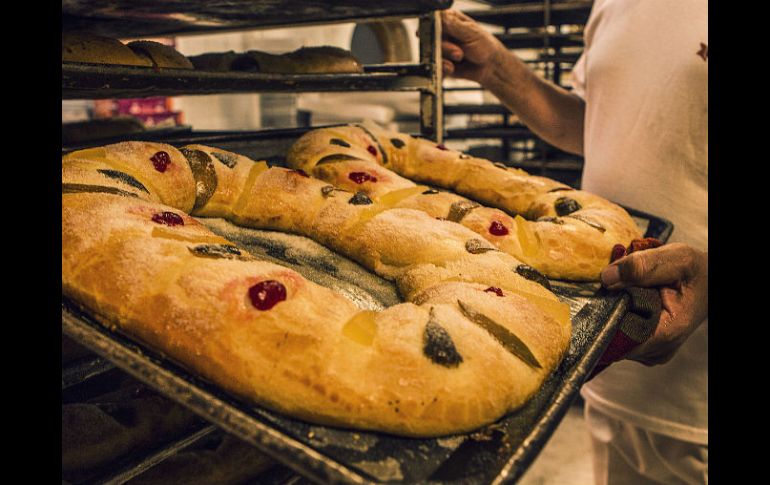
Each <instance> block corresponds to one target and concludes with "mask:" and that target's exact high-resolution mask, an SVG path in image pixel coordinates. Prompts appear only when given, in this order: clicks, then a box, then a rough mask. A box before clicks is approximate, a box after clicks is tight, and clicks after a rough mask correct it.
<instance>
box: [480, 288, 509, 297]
mask: <svg viewBox="0 0 770 485" xmlns="http://www.w3.org/2000/svg"><path fill="white" fill-rule="evenodd" d="M484 291H488V292H490V293H494V294H495V295H497V296H505V295H503V290H501V289H500V288H498V287H496V286H490V287H489V288H487V289H486V290H484Z"/></svg>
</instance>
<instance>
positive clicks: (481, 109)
mask: <svg viewBox="0 0 770 485" xmlns="http://www.w3.org/2000/svg"><path fill="white" fill-rule="evenodd" d="M444 114H445V115H510V114H512V113H511V112H510V111H509V110H508V108H506V107H505V106H503V105H501V104H454V105H444Z"/></svg>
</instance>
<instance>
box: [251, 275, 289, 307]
mask: <svg viewBox="0 0 770 485" xmlns="http://www.w3.org/2000/svg"><path fill="white" fill-rule="evenodd" d="M249 299H250V300H251V304H252V305H254V308H256V309H257V310H262V311H265V310H270V309H271V308H273V307H274V306H275V305H277V304H278V303H280V302H282V301H284V300H285V299H286V287H285V286H283V284H282V283H281V282H279V281H275V280H266V281H260V282H259V283H257V284H256V285H254V286H252V287H251V288H249Z"/></svg>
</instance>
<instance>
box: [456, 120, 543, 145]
mask: <svg viewBox="0 0 770 485" xmlns="http://www.w3.org/2000/svg"><path fill="white" fill-rule="evenodd" d="M468 138H501V139H505V140H514V141H516V140H531V139H537V135H535V134H534V133H532V131H530V130H529V128H526V127H525V126H524V125H519V124H517V125H512V126H484V127H480V128H456V129H452V130H447V132H446V136H445V139H447V140H458V139H468Z"/></svg>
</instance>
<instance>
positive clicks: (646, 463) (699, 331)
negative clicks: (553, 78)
mask: <svg viewBox="0 0 770 485" xmlns="http://www.w3.org/2000/svg"><path fill="white" fill-rule="evenodd" d="M707 19H708V3H707V2H706V0H681V1H678V2H668V1H665V0H645V1H639V0H596V1H595V2H594V5H593V10H592V12H591V16H590V18H589V21H588V23H587V25H586V28H585V32H584V36H585V49H584V52H583V55H582V56H581V58H580V59H579V61H578V63H577V64H576V66H575V68H574V70H573V73H572V78H573V79H572V82H573V88H574V89H573V90H572V91H567V90H565V89H562V88H561V87H559V86H556V85H555V84H553V83H550V82H548V81H546V80H544V79H542V78H541V77H538V76H537V75H536V74H535V73H533V72H532V71H531V70H530V69H529V68H528V67H527V66H526V65H525V64H524V62H522V61H521V60H520V59H518V58H517V57H516V56H515V55H513V54H512V53H511V52H510V51H508V50H507V49H506V48H505V46H503V44H502V43H500V42H499V41H498V40H497V39H496V38H495V37H494V36H493V35H492V34H491V33H490V32H488V31H487V30H485V29H484V28H483V27H481V26H480V25H479V24H477V23H476V22H474V21H473V20H472V19H470V18H469V17H468V16H466V15H464V14H462V13H461V12H458V11H454V10H447V11H444V12H443V13H442V26H443V33H444V41H443V43H442V50H443V56H444V59H443V69H444V73H445V74H446V75H453V76H456V77H461V78H465V79H470V80H473V81H477V82H479V83H480V84H481V85H482V86H483V87H484V88H486V89H488V90H490V91H491V92H492V93H493V94H494V95H495V96H497V97H498V98H499V99H500V101H501V102H502V103H503V104H504V105H505V106H506V107H507V108H509V109H510V110H511V111H512V112H513V113H515V114H516V115H518V117H519V119H520V120H521V121H522V122H523V123H524V124H526V125H527V126H528V127H529V128H530V129H531V130H532V131H533V132H535V133H536V134H537V135H538V136H540V137H541V138H542V139H544V140H545V141H547V142H548V143H550V144H553V145H555V146H557V147H559V148H561V149H563V150H565V151H568V152H570V153H575V154H580V155H583V156H584V157H585V166H584V171H583V178H582V188H583V189H585V190H588V191H591V192H594V193H596V194H599V195H601V196H603V197H606V198H608V199H610V200H613V201H615V202H618V203H620V204H623V205H626V206H629V207H633V208H636V209H639V210H643V211H646V212H650V213H653V214H656V215H660V216H662V217H665V218H667V219H669V220H671V221H672V222H673V223H674V226H675V230H674V233H673V235H672V237H671V243H670V244H666V245H664V246H662V247H659V248H655V249H649V250H646V251H641V252H635V253H633V254H630V255H628V256H626V257H624V258H621V259H619V260H617V261H615V262H614V263H612V264H610V265H609V266H608V267H606V268H605V269H604V270H603V271H602V274H601V277H602V282H603V284H604V286H605V287H607V288H608V289H609V290H611V291H614V290H619V289H621V288H624V287H628V286H642V287H651V288H657V289H658V290H659V293H660V297H661V300H662V303H663V311H662V313H661V317H660V321H659V322H658V325H657V327H656V330H655V332H654V334H653V335H652V336H651V337H650V338H649V340H647V341H646V342H644V343H643V344H641V345H639V346H637V347H635V348H634V349H633V350H632V351H631V352H630V353H628V354H627V355H626V359H625V360H622V361H620V362H618V363H615V364H613V365H611V366H610V367H608V368H607V369H606V370H604V371H603V372H601V373H600V374H598V376H597V377H596V378H594V379H593V380H591V381H590V382H589V383H587V384H586V385H584V386H583V389H582V391H581V394H582V396H583V397H584V398H585V401H586V406H585V413H586V422H587V425H588V427H589V431H590V433H591V438H592V443H593V451H594V471H595V477H596V483H597V484H613V483H618V484H638V483H642V484H647V483H650V484H652V483H656V484H657V483H688V484H689V483H708V424H707V416H708V22H707Z"/></svg>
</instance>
